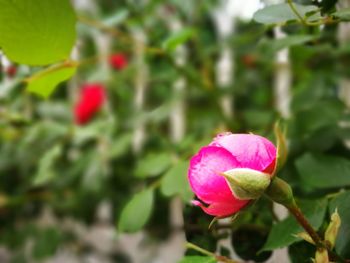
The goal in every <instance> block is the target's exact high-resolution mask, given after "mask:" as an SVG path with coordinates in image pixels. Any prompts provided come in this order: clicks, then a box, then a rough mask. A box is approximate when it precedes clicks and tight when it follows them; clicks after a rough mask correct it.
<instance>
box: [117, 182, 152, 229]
mask: <svg viewBox="0 0 350 263" xmlns="http://www.w3.org/2000/svg"><path fill="white" fill-rule="evenodd" d="M153 202H154V193H153V189H147V190H144V191H142V192H140V193H138V194H136V195H135V196H134V197H133V198H132V199H131V200H130V201H129V202H128V203H127V205H126V206H125V207H124V209H123V211H122V213H121V216H120V220H119V223H118V229H119V231H123V232H136V231H138V230H140V229H141V228H142V227H143V226H144V225H145V224H146V223H147V221H148V219H149V218H150V216H151V213H152V209H153Z"/></svg>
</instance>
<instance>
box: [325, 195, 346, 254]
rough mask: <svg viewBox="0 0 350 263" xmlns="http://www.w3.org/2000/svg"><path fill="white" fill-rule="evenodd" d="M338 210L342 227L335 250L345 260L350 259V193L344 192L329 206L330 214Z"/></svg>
mask: <svg viewBox="0 0 350 263" xmlns="http://www.w3.org/2000/svg"><path fill="white" fill-rule="evenodd" d="M335 209H338V213H339V215H340V218H341V225H340V229H339V232H338V237H337V239H336V241H335V249H336V251H337V252H338V253H339V254H341V255H342V256H343V257H345V258H350V192H349V191H347V192H344V193H342V194H340V195H338V196H337V197H336V198H334V199H333V200H332V201H331V202H330V204H329V213H330V214H331V213H333V212H334V211H335Z"/></svg>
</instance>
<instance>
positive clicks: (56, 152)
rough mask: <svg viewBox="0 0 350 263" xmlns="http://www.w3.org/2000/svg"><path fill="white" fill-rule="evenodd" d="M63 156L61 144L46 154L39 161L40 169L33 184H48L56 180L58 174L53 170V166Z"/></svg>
mask: <svg viewBox="0 0 350 263" xmlns="http://www.w3.org/2000/svg"><path fill="white" fill-rule="evenodd" d="M61 154H62V145H61V144H56V145H55V146H53V147H52V148H51V149H49V150H48V151H47V152H46V153H45V154H44V156H43V157H42V158H41V159H40V161H39V168H38V171H37V173H36V175H35V176H34V180H33V184H34V185H35V186H38V185H43V184H47V183H49V182H51V181H52V180H53V179H54V178H55V176H56V172H55V170H54V169H53V165H54V163H55V161H56V160H57V159H58V158H59V157H60V156H61Z"/></svg>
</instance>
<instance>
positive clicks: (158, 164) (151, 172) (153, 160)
mask: <svg viewBox="0 0 350 263" xmlns="http://www.w3.org/2000/svg"><path fill="white" fill-rule="evenodd" d="M170 165H171V156H170V155H169V154H167V153H160V154H154V153H151V154H148V155H147V156H146V157H144V158H143V159H141V160H140V161H139V162H138V164H137V166H136V170H135V175H136V176H137V177H140V178H147V177H154V176H157V175H159V174H161V173H162V172H164V171H165V170H166V169H168V167H169V166H170Z"/></svg>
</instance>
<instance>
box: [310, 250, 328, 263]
mask: <svg viewBox="0 0 350 263" xmlns="http://www.w3.org/2000/svg"><path fill="white" fill-rule="evenodd" d="M314 262H315V263H329V258H328V251H327V249H325V248H320V249H317V250H316V255H315V260H314Z"/></svg>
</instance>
